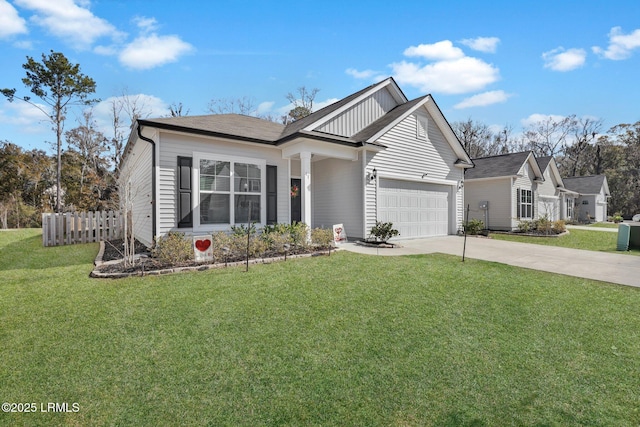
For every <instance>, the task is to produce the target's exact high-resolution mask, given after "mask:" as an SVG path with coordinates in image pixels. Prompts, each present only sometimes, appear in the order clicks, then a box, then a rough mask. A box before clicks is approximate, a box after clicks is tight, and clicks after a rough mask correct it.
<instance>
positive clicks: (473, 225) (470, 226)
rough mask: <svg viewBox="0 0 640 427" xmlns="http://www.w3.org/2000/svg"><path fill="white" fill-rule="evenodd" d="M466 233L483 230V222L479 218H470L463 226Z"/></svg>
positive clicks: (472, 233)
mask: <svg viewBox="0 0 640 427" xmlns="http://www.w3.org/2000/svg"><path fill="white" fill-rule="evenodd" d="M465 230H466V232H467V234H471V235H475V234H478V233H480V232H481V231H482V230H484V222H482V220H479V219H472V220H471V221H469V222H468V223H467V225H466V227H465Z"/></svg>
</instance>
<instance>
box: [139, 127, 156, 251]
mask: <svg viewBox="0 0 640 427" xmlns="http://www.w3.org/2000/svg"><path fill="white" fill-rule="evenodd" d="M138 138H140V139H142V140H143V141H147V142H148V143H150V144H151V207H152V214H151V233H152V237H153V240H155V239H156V142H155V141H154V140H153V139H151V138H147V137H146V136H143V135H142V125H141V124H140V122H138Z"/></svg>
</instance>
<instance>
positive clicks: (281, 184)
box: [157, 132, 290, 234]
mask: <svg viewBox="0 0 640 427" xmlns="http://www.w3.org/2000/svg"><path fill="white" fill-rule="evenodd" d="M194 152H199V153H212V154H220V155H224V156H237V157H242V158H256V159H265V160H266V162H267V165H274V166H277V167H278V184H277V185H278V202H277V203H278V207H277V211H278V222H282V223H286V222H288V221H289V203H290V200H289V199H290V196H289V189H290V181H289V161H288V160H286V159H283V158H282V154H281V152H280V150H279V149H277V148H272V147H266V146H265V147H262V146H260V145H258V144H244V143H238V142H229V141H225V140H223V139H217V138H206V137H196V136H188V135H181V134H175V133H169V132H163V133H161V134H160V156H159V163H158V164H159V168H160V172H159V175H160V179H159V182H158V203H159V211H160V215H159V219H158V224H157V228H158V230H157V232H158V234H164V233H167V232H168V231H172V230H174V231H181V232H185V233H190V232H192V231H194V230H192V229H190V228H180V229H178V228H177V219H176V218H177V205H176V203H177V202H176V194H177V189H176V171H177V158H178V156H187V157H192V156H193V153H194ZM194 166H195V165H194ZM197 198H198V193H197V189H195V188H194V193H193V199H194V201H195V202H196V203H197ZM196 214H197V213H196V212H195V211H194V215H196ZM196 231H197V230H196Z"/></svg>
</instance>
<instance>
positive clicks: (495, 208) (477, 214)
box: [464, 178, 515, 230]
mask: <svg viewBox="0 0 640 427" xmlns="http://www.w3.org/2000/svg"><path fill="white" fill-rule="evenodd" d="M464 189H465V193H464V194H465V201H464V209H465V212H466V209H467V205H468V206H469V220H472V219H479V220H481V221H482V222H483V223H484V225H485V227H487V228H489V229H491V230H511V229H512V227H513V220H512V218H513V213H512V203H511V194H512V191H511V189H512V187H511V178H499V179H492V180H473V181H471V180H469V181H466V182H465V185H464ZM513 200H515V197H514V199H513ZM484 201H487V202H489V209H488V211H487V212H486V214H485V211H484V210H483V209H480V202H484Z"/></svg>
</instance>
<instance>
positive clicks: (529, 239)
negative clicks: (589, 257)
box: [491, 229, 640, 255]
mask: <svg viewBox="0 0 640 427" xmlns="http://www.w3.org/2000/svg"><path fill="white" fill-rule="evenodd" d="M491 238H493V239H496V240H509V241H512V242H522V243H533V244H537V245H548V246H562V247H564V248H573V249H585V250H589V251H599V252H610V253H617V254H631V255H640V249H632V250H629V251H617V250H616V246H617V239H618V234H617V233H609V232H606V231H596V230H594V231H590V230H576V229H571V230H569V233H568V234H565V235H563V236H558V237H533V236H518V235H514V234H501V233H492V234H491Z"/></svg>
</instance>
